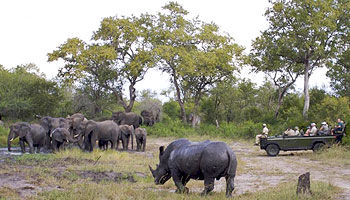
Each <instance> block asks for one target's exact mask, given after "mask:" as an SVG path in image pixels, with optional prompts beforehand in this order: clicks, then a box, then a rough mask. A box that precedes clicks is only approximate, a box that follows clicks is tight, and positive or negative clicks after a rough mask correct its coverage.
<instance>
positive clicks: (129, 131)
mask: <svg viewBox="0 0 350 200" xmlns="http://www.w3.org/2000/svg"><path fill="white" fill-rule="evenodd" d="M119 128H120V130H121V137H120V139H121V141H122V144H123V149H124V150H128V147H129V140H130V136H131V150H132V149H133V148H134V131H135V129H134V126H133V125H131V126H129V125H119Z"/></svg>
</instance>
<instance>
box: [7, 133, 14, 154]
mask: <svg viewBox="0 0 350 200" xmlns="http://www.w3.org/2000/svg"><path fill="white" fill-rule="evenodd" d="M14 139H15V138H14V135H13V134H12V133H10V134H9V136H8V138H7V149H8V151H11V142H12V141H13V140H14Z"/></svg>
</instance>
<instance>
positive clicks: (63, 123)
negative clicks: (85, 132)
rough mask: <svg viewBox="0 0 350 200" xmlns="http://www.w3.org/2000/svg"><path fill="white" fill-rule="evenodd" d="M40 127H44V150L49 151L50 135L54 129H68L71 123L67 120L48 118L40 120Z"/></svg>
mask: <svg viewBox="0 0 350 200" xmlns="http://www.w3.org/2000/svg"><path fill="white" fill-rule="evenodd" d="M40 125H41V126H42V127H44V129H45V132H46V141H45V148H46V150H49V149H51V148H52V146H51V137H50V135H51V133H52V131H53V130H55V129H56V128H66V129H68V130H69V129H70V127H71V123H70V121H69V120H68V119H65V118H61V117H60V118H53V117H50V116H46V117H42V118H41V119H40Z"/></svg>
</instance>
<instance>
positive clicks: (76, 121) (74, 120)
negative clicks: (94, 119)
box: [66, 113, 87, 135]
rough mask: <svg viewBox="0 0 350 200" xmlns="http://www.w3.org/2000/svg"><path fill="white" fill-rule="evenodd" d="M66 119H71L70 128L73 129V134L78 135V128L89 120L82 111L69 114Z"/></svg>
mask: <svg viewBox="0 0 350 200" xmlns="http://www.w3.org/2000/svg"><path fill="white" fill-rule="evenodd" d="M66 119H68V120H69V124H70V125H71V126H70V130H71V131H72V133H73V135H77V130H78V128H79V126H80V124H81V122H83V121H84V120H87V119H86V118H85V116H84V115H83V114H81V113H75V114H73V115H71V116H69V115H68V116H67V118H66Z"/></svg>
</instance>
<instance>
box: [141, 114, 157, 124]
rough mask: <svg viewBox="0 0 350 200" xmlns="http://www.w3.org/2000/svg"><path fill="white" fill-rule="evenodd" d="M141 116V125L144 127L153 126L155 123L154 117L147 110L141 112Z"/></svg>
mask: <svg viewBox="0 0 350 200" xmlns="http://www.w3.org/2000/svg"><path fill="white" fill-rule="evenodd" d="M141 116H142V118H143V124H144V125H146V126H153V125H154V123H155V119H154V118H155V117H154V116H153V113H152V112H151V111H149V110H143V111H141Z"/></svg>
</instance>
